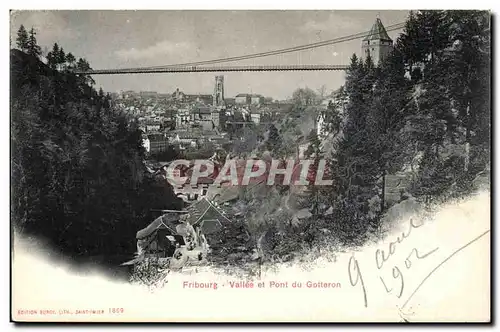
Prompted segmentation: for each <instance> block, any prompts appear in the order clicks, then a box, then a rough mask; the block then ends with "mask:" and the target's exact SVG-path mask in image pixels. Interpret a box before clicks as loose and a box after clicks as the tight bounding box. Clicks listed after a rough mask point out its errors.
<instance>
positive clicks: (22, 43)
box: [16, 24, 28, 52]
mask: <svg viewBox="0 0 500 332" xmlns="http://www.w3.org/2000/svg"><path fill="white" fill-rule="evenodd" d="M16 45H17V48H18V49H20V50H21V51H23V52H25V51H26V50H27V49H28V32H26V29H25V28H24V25H22V24H21V26H20V27H19V30H18V31H17V38H16Z"/></svg>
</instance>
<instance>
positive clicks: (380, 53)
mask: <svg viewBox="0 0 500 332" xmlns="http://www.w3.org/2000/svg"><path fill="white" fill-rule="evenodd" d="M391 51H392V39H391V38H390V37H389V35H388V34H387V31H386V30H385V27H384V25H383V24H382V21H381V20H380V18H379V17H377V19H376V21H375V23H374V24H373V26H372V29H371V30H370V34H369V35H368V36H366V37H365V38H364V39H363V41H362V42H361V57H362V58H363V59H366V58H367V57H368V55H370V56H371V58H372V60H373V63H374V64H375V66H377V65H378V64H379V62H381V61H382V60H383V59H385V58H386V57H387V56H388V55H389V53H390V52H391Z"/></svg>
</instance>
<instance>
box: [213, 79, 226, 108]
mask: <svg viewBox="0 0 500 332" xmlns="http://www.w3.org/2000/svg"><path fill="white" fill-rule="evenodd" d="M223 105H224V76H222V75H221V76H215V87H214V95H213V106H223Z"/></svg>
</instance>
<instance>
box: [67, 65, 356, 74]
mask: <svg viewBox="0 0 500 332" xmlns="http://www.w3.org/2000/svg"><path fill="white" fill-rule="evenodd" d="M347 68H348V66H346V65H264V66H177V67H164V68H124V69H96V70H89V71H74V73H75V74H86V75H112V74H149V73H151V74H152V73H196V72H231V71H314V70H316V71H319V70H322V71H325V70H346V69H347Z"/></svg>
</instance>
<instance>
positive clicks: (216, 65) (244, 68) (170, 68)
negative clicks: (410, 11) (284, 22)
mask: <svg viewBox="0 0 500 332" xmlns="http://www.w3.org/2000/svg"><path fill="white" fill-rule="evenodd" d="M404 25H405V23H404V22H400V23H395V24H392V25H388V26H387V27H385V31H395V30H401V29H403V28H404ZM374 33H375V32H374V31H373V29H372V30H370V31H364V32H359V33H355V34H351V35H347V36H343V37H338V38H335V39H330V40H325V41H320V42H316V43H311V44H306V45H299V46H294V47H289V48H283V49H278V50H273V51H267V52H260V53H253V54H246V55H241V56H233V57H227V58H219V59H212V60H204V61H196V62H187V63H179V64H170V65H164V66H149V67H136V68H116V69H89V70H74V73H75V74H80V75H116V74H152V73H196V72H264V71H266V72H272V71H342V70H347V68H348V67H349V66H347V65H340V64H298V65H226V63H228V62H234V61H244V60H249V59H257V58H263V57H269V56H279V55H283V54H287V53H293V52H300V51H305V50H312V49H316V48H320V47H326V46H331V45H335V44H339V43H343V42H347V41H351V40H356V39H360V38H366V37H370V36H372V35H373V34H374Z"/></svg>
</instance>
